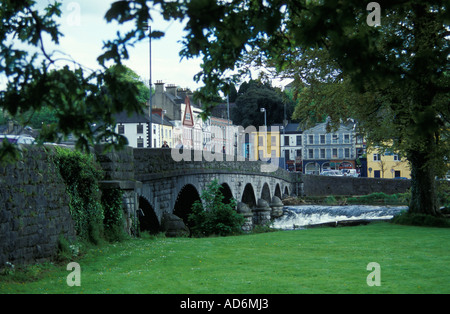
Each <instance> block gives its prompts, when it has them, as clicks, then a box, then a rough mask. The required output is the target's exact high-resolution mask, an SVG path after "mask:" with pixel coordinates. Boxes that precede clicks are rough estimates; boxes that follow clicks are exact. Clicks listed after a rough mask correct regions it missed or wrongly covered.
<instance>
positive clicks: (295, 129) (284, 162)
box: [279, 123, 303, 172]
mask: <svg viewBox="0 0 450 314" xmlns="http://www.w3.org/2000/svg"><path fill="white" fill-rule="evenodd" d="M279 127H280V137H281V138H280V145H281V147H280V149H281V155H280V167H282V168H284V169H286V170H288V171H296V172H302V170H303V169H302V160H303V131H302V130H301V129H300V127H299V124H298V123H287V124H286V126H283V125H279Z"/></svg>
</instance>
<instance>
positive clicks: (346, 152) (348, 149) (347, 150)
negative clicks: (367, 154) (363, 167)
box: [344, 148, 350, 158]
mask: <svg viewBox="0 0 450 314" xmlns="http://www.w3.org/2000/svg"><path fill="white" fill-rule="evenodd" d="M344 158H350V148H346V149H344Z"/></svg>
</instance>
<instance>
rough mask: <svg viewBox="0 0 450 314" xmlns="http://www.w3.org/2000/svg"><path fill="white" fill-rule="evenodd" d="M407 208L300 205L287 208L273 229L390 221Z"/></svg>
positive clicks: (276, 220) (275, 222)
mask: <svg viewBox="0 0 450 314" xmlns="http://www.w3.org/2000/svg"><path fill="white" fill-rule="evenodd" d="M407 209H408V207H407V206H372V205H344V206H326V205H298V206H285V207H284V209H283V216H281V217H279V218H277V219H275V220H274V221H273V224H272V227H273V228H276V229H282V230H292V229H300V228H304V227H306V226H312V225H318V224H323V223H330V222H342V221H349V220H388V219H391V218H392V217H394V215H396V214H399V213H400V212H401V211H405V210H407Z"/></svg>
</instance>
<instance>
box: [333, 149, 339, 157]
mask: <svg viewBox="0 0 450 314" xmlns="http://www.w3.org/2000/svg"><path fill="white" fill-rule="evenodd" d="M332 156H333V158H337V156H338V150H337V148H333V155H332Z"/></svg>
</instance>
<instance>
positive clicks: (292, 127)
mask: <svg viewBox="0 0 450 314" xmlns="http://www.w3.org/2000/svg"><path fill="white" fill-rule="evenodd" d="M273 126H278V127H279V128H280V132H282V133H285V134H302V133H303V130H302V129H300V125H299V124H298V123H293V122H291V123H288V124H287V125H286V127H285V129H284V130H282V129H281V126H282V124H281V123H278V124H274V125H273Z"/></svg>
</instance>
